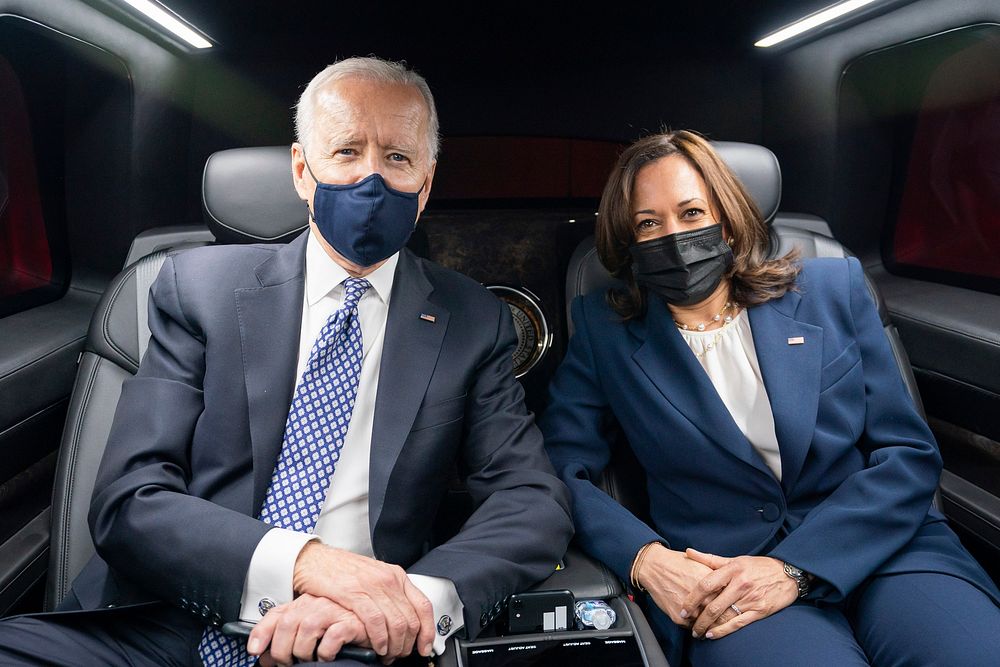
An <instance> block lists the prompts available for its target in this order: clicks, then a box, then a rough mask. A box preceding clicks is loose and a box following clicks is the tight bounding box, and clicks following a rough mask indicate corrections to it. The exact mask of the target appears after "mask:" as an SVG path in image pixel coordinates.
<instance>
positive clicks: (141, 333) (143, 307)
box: [135, 250, 167, 363]
mask: <svg viewBox="0 0 1000 667" xmlns="http://www.w3.org/2000/svg"><path fill="white" fill-rule="evenodd" d="M166 259H167V251H166V250H157V251H156V252H153V253H150V254H148V255H146V256H145V257H143V258H142V259H140V260H139V261H138V262H136V264H135V315H136V325H137V326H136V332H137V333H138V338H139V341H138V342H139V362H140V363H141V362H142V357H143V355H145V354H146V348H147V347H148V346H149V336H150V333H149V317H148V312H147V308H148V307H149V288H150V287H152V286H153V281H154V280H156V276H158V275H160V267H162V266H163V262H164V261H166Z"/></svg>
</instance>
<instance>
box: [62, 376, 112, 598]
mask: <svg viewBox="0 0 1000 667" xmlns="http://www.w3.org/2000/svg"><path fill="white" fill-rule="evenodd" d="M102 361H103V359H100V357H98V362H97V364H95V365H94V370H93V372H91V374H90V377H89V378H87V387H86V389H85V390H84V393H83V398H82V399H81V402H80V414H81V415H84V414H86V411H87V406H88V405H89V404H90V397H91V395H92V394H93V388H94V383H95V382H96V381H97V372H98V371H99V370H100V364H101V362H102ZM82 421H83V420H82V419H81V420H80V422H79V426H78V427H77V428H76V429H75V431H74V433H73V446H72V447H71V448H70V457H71V458H70V461H69V464H68V466H67V468H68V469H69V471H70V472H71V474H70V476H69V479H74V478H75V477H76V466H77V460H78V457H79V453H80V435H81V432H82V431H83V423H82ZM73 489H74V486H73V485H72V484H70V485H69V488H68V489H67V491H66V498H65V499H64V500H63V508H64V514H66V515H69V513H70V512H69V508H70V506H71V505H72V504H73V503H72V498H73ZM69 525H70V522H69V521H67V522H65V524H64V525H63V526H62V530H61V531H60V533H61V535H62V542H63V549H62V553H61V554H59V567H60V570H61V571H60V572H59V578H60V580H61V581H60V582H59V583H60V591H59V593H60V599H62V597H63V596H64V595H65V594H66V591H67V590H68V588H69V581H68V579H69V577H68V576H67V572H68V570H69V567H68V562H69V549H68V548H66V545H67V544H68V542H69ZM53 602H55V600H53Z"/></svg>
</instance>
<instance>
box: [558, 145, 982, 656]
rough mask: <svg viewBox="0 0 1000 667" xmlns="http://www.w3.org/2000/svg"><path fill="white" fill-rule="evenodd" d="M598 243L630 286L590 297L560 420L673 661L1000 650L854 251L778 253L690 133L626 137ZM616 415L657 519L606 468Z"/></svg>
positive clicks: (600, 516)
mask: <svg viewBox="0 0 1000 667" xmlns="http://www.w3.org/2000/svg"><path fill="white" fill-rule="evenodd" d="M596 237H597V249H598V253H599V255H600V258H601V261H602V263H603V264H604V266H605V267H606V268H607V269H608V270H609V271H610V272H611V273H612V274H613V275H614V276H616V277H617V278H619V279H620V280H622V281H623V282H624V285H625V288H624V289H621V290H612V291H610V292H608V293H604V292H600V293H592V294H589V295H587V296H584V297H581V298H580V299H577V300H576V301H575V302H574V303H573V307H572V310H573V322H574V326H575V334H574V336H573V338H572V340H571V342H570V346H569V350H568V352H567V355H566V359H565V360H564V362H563V364H562V366H561V367H560V369H559V371H558V373H557V374H556V377H555V379H554V381H553V384H552V388H551V401H550V405H549V407H548V410H547V411H546V413H545V415H544V416H543V418H542V429H543V431H544V433H545V436H546V442H547V447H548V451H549V455H550V457H551V459H552V462H553V464H554V465H555V467H556V470H557V471H558V472H559V474H560V476H561V477H562V479H563V481H564V482H566V484H567V485H568V486H569V488H570V490H571V492H572V495H573V512H574V519H575V521H576V526H577V535H578V538H579V540H580V543H581V544H582V546H583V547H584V548H585V549H586V550H587V551H588V552H589V553H590V554H591V555H593V556H595V557H596V558H598V559H600V560H602V561H604V562H605V563H606V564H607V565H608V566H610V567H611V568H612V569H613V570H614V571H616V572H617V573H618V575H619V576H620V577H622V578H623V579H624V580H626V581H631V583H632V585H633V586H634V588H636V589H638V590H639V591H645V592H646V593H648V596H649V600H650V601H651V603H652V604H650V605H648V608H649V609H650V616H651V620H652V621H653V625H654V628H655V629H656V631H657V634H658V636H659V637H660V639H661V642H662V644H663V646H664V649H665V651H666V653H667V655H668V657H670V658H671V661H672V662H673V663H674V664H678V663H679V661H680V658H681V656H682V655H686V656H687V657H688V658H689V659H690V661H691V662H692V663H693V664H694V665H695V666H696V667H700V666H701V665H837V666H838V667H842V666H845V665H867V664H875V665H896V664H907V665H912V664H926V665H986V664H990V665H996V664H1000V663H998V661H1000V657H998V656H1000V608H998V606H997V605H998V603H1000V592H998V590H997V588H996V586H995V585H994V584H993V582H992V581H991V580H990V578H989V577H988V576H987V575H986V573H985V572H984V571H983V570H982V568H980V566H979V565H978V564H977V563H976V562H975V561H974V560H973V558H972V557H971V556H970V555H969V554H968V552H967V551H966V550H965V549H964V548H963V547H962V545H961V544H960V543H959V541H958V539H957V537H956V536H955V534H954V533H953V532H952V531H951V530H950V529H949V528H948V526H947V524H946V522H945V519H944V517H943V516H942V515H941V514H940V513H939V512H938V511H937V510H936V509H934V508H933V507H932V505H931V501H932V498H933V496H934V491H935V489H936V487H937V484H938V479H939V476H940V473H941V457H940V454H939V452H938V448H937V445H936V443H935V441H934V437H933V436H932V435H931V433H930V431H929V430H928V428H927V425H926V424H925V423H924V421H923V420H922V419H921V417H920V416H919V414H918V413H917V412H916V410H915V408H914V405H913V403H912V400H911V398H910V396H909V395H908V393H907V391H906V388H905V386H904V384H903V382H902V379H901V377H900V374H899V370H898V367H897V365H896V362H895V360H894V359H893V356H892V352H891V350H890V348H889V346H888V342H887V340H886V337H885V334H884V330H883V328H882V325H881V322H880V320H879V318H878V315H877V312H876V310H875V307H874V304H873V303H872V301H871V297H870V296H869V294H868V292H867V290H866V287H865V283H864V276H863V273H862V269H861V266H860V264H859V263H858V262H857V260H855V259H853V258H852V259H815V260H806V261H802V262H799V261H796V258H795V256H794V255H788V256H785V257H782V258H780V259H775V260H769V259H767V253H768V249H769V238H768V229H767V226H766V224H765V222H764V220H763V219H762V217H761V215H760V213H759V211H758V210H757V208H756V206H755V204H754V203H753V201H752V199H751V198H750V197H749V195H748V194H747V191H746V190H745V189H744V187H743V186H742V185H741V184H740V183H739V181H738V180H737V179H736V178H735V177H734V176H733V174H732V172H730V170H729V169H728V168H727V167H726V165H725V163H723V162H722V160H721V159H720V158H719V157H718V156H717V155H716V153H715V152H714V151H713V149H712V147H711V145H710V144H709V143H708V142H707V141H705V140H704V139H702V138H701V137H700V136H698V135H696V134H693V133H691V132H683V131H681V132H673V133H669V134H662V135H657V136H651V137H648V138H646V139H643V140H641V141H639V142H637V143H636V144H634V145H633V146H631V147H630V148H628V149H626V150H625V152H624V153H623V154H622V156H621V157H620V159H619V162H618V165H617V167H616V168H615V170H614V172H613V173H612V175H611V178H610V180H609V182H608V184H607V186H606V188H605V190H604V195H603V197H602V200H601V207H600V214H599V216H598V218H597V229H596ZM618 432H620V433H621V434H622V435H623V436H624V438H625V439H626V440H627V441H628V444H629V446H631V448H632V450H633V451H634V453H635V455H636V457H637V458H638V460H639V462H640V463H641V465H642V466H643V467H644V468H645V471H646V477H647V488H648V492H649V499H650V507H649V511H650V519H651V521H650V522H649V523H646V522H644V521H642V520H640V519H638V518H636V517H635V516H634V515H633V514H631V513H630V512H629V511H628V510H626V509H625V508H623V507H622V506H621V505H619V504H618V503H616V502H615V501H614V500H613V499H612V498H610V497H609V496H608V495H606V494H605V493H604V492H602V491H601V490H599V489H598V488H597V487H596V486H595V485H594V481H595V480H597V479H598V478H599V477H600V475H601V472H602V470H603V469H604V467H605V466H606V465H607V464H608V461H609V458H610V453H611V446H612V441H613V439H614V434H615V433H618Z"/></svg>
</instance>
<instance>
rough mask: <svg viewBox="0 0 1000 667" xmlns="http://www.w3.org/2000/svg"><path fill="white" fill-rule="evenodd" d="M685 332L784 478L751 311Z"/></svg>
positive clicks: (737, 417)
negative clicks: (707, 327) (722, 323)
mask: <svg viewBox="0 0 1000 667" xmlns="http://www.w3.org/2000/svg"><path fill="white" fill-rule="evenodd" d="M681 336H682V337H683V338H684V342H686V343H687V344H688V347H690V348H691V351H692V352H694V353H695V356H696V357H698V361H699V362H700V363H701V367H702V368H704V369H705V372H706V373H707V374H708V377H709V378H710V379H711V380H712V384H713V385H715V390H716V391H717V392H718V393H719V397H720V398H721V399H722V402H723V403H724V404H725V405H726V408H728V409H729V414H731V415H732V416H733V421H735V422H736V425H737V426H739V427H740V430H741V431H743V435H745V436H746V437H747V440H749V441H750V444H751V445H753V448H754V449H756V450H757V453H758V454H760V456H761V458H763V459H764V463H766V464H767V467H768V468H770V469H771V472H773V473H774V476H775V477H776V478H777V479H778V481H779V482H780V481H781V454H780V453H779V451H778V437H777V435H775V433H774V414H773V413H772V412H771V401H770V400H769V399H768V397H767V390H765V389H764V378H763V377H762V376H761V374H760V364H759V363H758V362H757V349H756V348H755V347H754V344H753V333H752V332H751V331H750V318H749V317H748V316H747V311H746V310H742V311H740V314H739V315H737V316H736V317H734V318H733V321H732V322H730V323H729V324H726V325H725V326H723V327H722V328H721V329H714V330H712V331H690V330H688V331H681ZM709 345H711V346H712V347H711V349H709V348H708V346H709Z"/></svg>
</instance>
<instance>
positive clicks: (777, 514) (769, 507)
mask: <svg viewBox="0 0 1000 667" xmlns="http://www.w3.org/2000/svg"><path fill="white" fill-rule="evenodd" d="M757 511H758V512H760V518H762V519H764V521H771V522H773V521H777V520H778V519H780V518H781V510H779V509H778V506H777V505H775V504H774V503H764V506H763V507H761V508H760V509H759V510H757Z"/></svg>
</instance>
